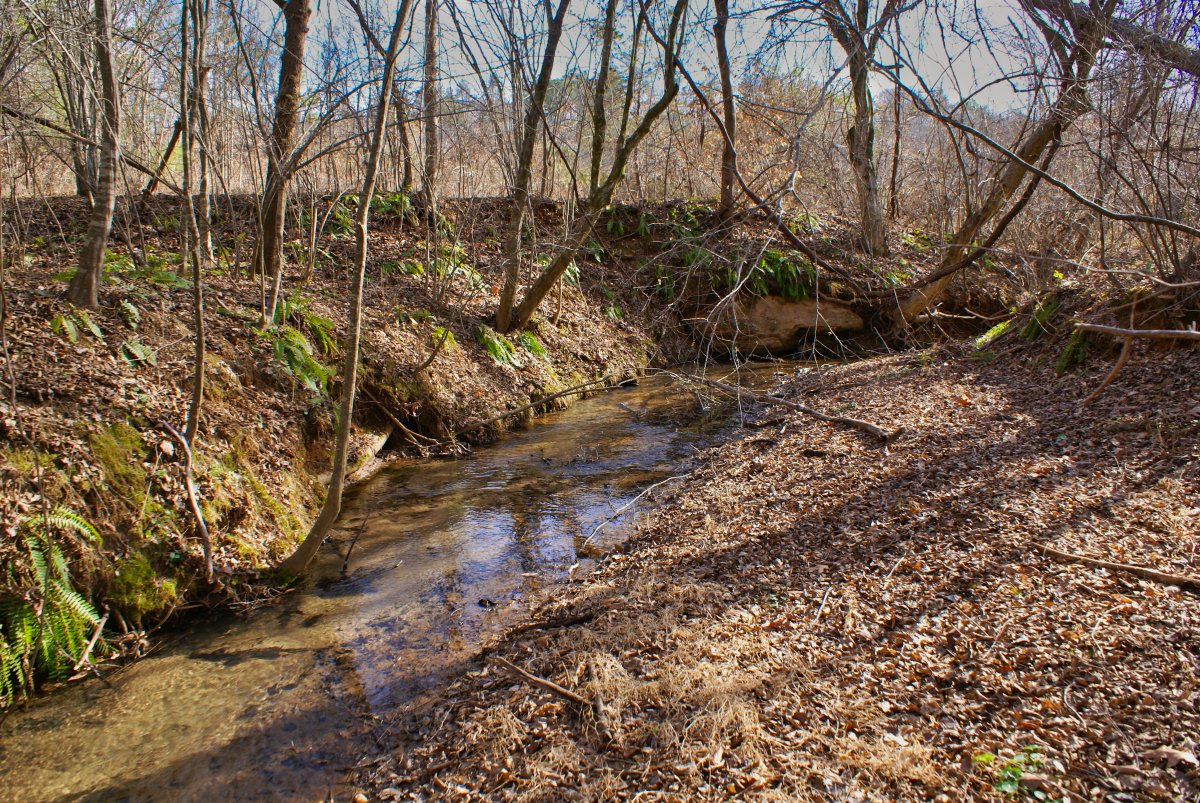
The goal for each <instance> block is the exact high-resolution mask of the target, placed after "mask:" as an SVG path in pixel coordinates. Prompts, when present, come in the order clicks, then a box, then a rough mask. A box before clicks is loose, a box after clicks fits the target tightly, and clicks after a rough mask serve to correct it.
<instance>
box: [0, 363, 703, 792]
mask: <svg viewBox="0 0 1200 803" xmlns="http://www.w3.org/2000/svg"><path fill="white" fill-rule="evenodd" d="M693 407H694V399H693V398H692V396H691V394H690V393H687V392H686V391H681V390H678V389H675V388H672V387H671V386H670V385H669V384H668V383H667V382H666V381H658V380H656V381H648V382H645V383H644V384H643V385H642V386H641V387H638V388H634V389H626V390H620V391H615V392H613V393H610V394H606V395H602V396H599V397H596V398H593V399H590V400H587V401H584V402H581V403H579V404H578V405H576V406H575V407H573V408H572V409H570V410H568V411H566V412H564V413H560V414H556V415H553V416H549V417H546V418H544V419H541V420H539V421H536V422H534V424H533V425H532V426H531V428H530V429H528V430H527V431H524V432H521V433H517V434H515V435H513V436H511V437H509V438H507V439H505V440H504V441H503V442H501V443H500V444H497V445H495V446H493V447H489V448H487V449H482V450H480V451H479V452H478V453H477V454H476V455H475V456H473V457H471V458H468V459H465V460H460V461H447V462H431V463H430V462H426V463H417V464H410V465H405V466H400V467H397V468H394V469H391V470H389V471H387V472H385V473H383V474H381V475H379V476H377V477H375V478H374V479H372V480H371V481H369V482H367V483H365V484H364V485H362V486H360V487H359V488H357V489H356V490H355V491H354V492H353V493H352V494H351V495H350V497H349V498H348V499H347V501H346V505H345V511H344V513H343V516H342V518H341V520H340V521H339V525H338V528H337V530H336V531H335V533H334V534H333V537H332V542H333V543H332V544H331V545H330V546H329V547H328V548H326V549H325V550H324V551H323V552H322V554H321V557H320V558H319V564H318V566H317V568H316V571H315V572H314V579H313V581H312V583H311V585H310V587H309V588H308V590H305V591H301V592H296V593H293V594H290V595H288V596H287V597H286V598H285V599H284V600H283V601H282V603H281V604H279V605H277V606H274V607H272V608H269V609H266V610H261V611H258V612H255V613H253V614H251V615H249V616H247V617H243V618H239V619H237V620H233V621H229V620H226V621H223V622H220V623H217V624H213V625H211V626H207V627H200V628H196V629H193V630H192V631H191V632H189V633H187V634H185V635H181V636H179V637H178V638H176V639H175V640H174V641H173V642H172V643H170V644H168V645H166V646H165V648H164V649H162V650H161V651H160V652H159V653H158V654H157V655H154V656H151V657H149V658H147V659H145V660H143V661H141V662H139V663H137V664H134V665H132V666H129V667H125V668H122V669H121V670H120V671H118V672H117V673H115V674H114V675H113V676H111V677H110V678H109V683H110V684H111V686H105V685H101V684H99V683H90V684H83V685H79V686H75V687H73V688H70V689H67V690H65V691H63V692H61V693H59V694H56V695H52V696H50V697H48V698H46V699H42V700H39V701H36V702H35V703H33V704H32V705H31V706H30V707H29V708H28V709H27V710H25V711H18V712H15V713H14V714H13V715H12V716H11V717H10V718H9V720H8V722H6V723H5V724H4V729H3V732H0V789H3V795H2V796H3V797H4V798H5V799H11V800H22V801H37V800H58V799H63V800H66V799H72V800H73V799H80V798H90V799H97V800H108V799H124V800H160V799H162V800H212V799H222V800H227V799H232V800H237V799H261V798H264V797H266V798H274V799H304V800H311V799H313V798H314V797H319V796H321V795H323V794H327V793H328V792H329V791H330V790H331V789H336V786H337V784H338V783H339V781H340V779H341V778H342V777H343V776H344V774H345V772H346V770H347V769H348V768H349V767H350V766H352V765H353V763H354V762H355V761H357V760H358V758H359V757H360V756H362V755H371V754H374V753H376V752H378V747H377V745H376V744H375V743H374V741H373V739H372V729H373V728H375V727H378V723H379V722H380V721H381V720H386V719H387V717H388V716H389V715H391V714H394V713H395V712H396V711H397V709H398V707H400V706H403V705H404V704H405V702H406V701H411V700H412V699H413V698H414V695H416V694H418V693H419V692H421V691H422V690H424V689H429V688H431V687H433V686H435V685H437V684H438V683H440V682H442V681H443V680H444V679H445V678H446V677H447V676H448V675H450V674H453V673H456V672H459V671H461V669H462V668H463V666H464V664H465V663H467V662H469V661H470V660H472V658H473V656H474V654H475V650H476V648H477V646H478V644H479V643H480V640H481V639H482V638H483V637H484V636H485V635H486V634H488V633H489V632H494V631H495V630H496V629H497V628H499V627H501V626H502V625H503V623H504V622H505V621H506V620H509V619H511V618H513V617H514V616H515V615H516V614H517V613H518V612H519V610H520V603H521V601H522V600H524V599H526V598H527V597H528V596H529V595H530V594H531V593H532V592H535V591H537V590H538V589H539V588H542V587H543V586H544V585H545V584H546V583H547V582H554V581H557V580H561V579H563V578H564V577H565V576H566V574H567V572H568V570H569V568H570V567H571V566H572V565H573V564H576V563H578V562H583V563H584V564H585V565H586V557H585V553H586V552H587V548H586V545H587V543H588V539H589V536H591V535H592V533H593V532H594V531H595V529H596V528H597V527H598V526H599V525H600V524H602V523H604V522H605V521H606V520H608V519H609V517H611V516H613V515H614V514H615V513H616V512H617V511H619V510H620V509H621V508H622V507H624V506H625V505H627V504H628V503H629V502H630V501H631V500H632V499H634V497H636V496H637V494H638V493H639V492H640V491H641V490H642V489H644V488H646V487H647V486H649V485H651V484H652V483H654V482H657V481H659V480H661V479H663V478H665V477H667V476H670V475H672V474H676V473H678V472H679V469H680V466H681V464H682V463H683V462H684V461H685V460H686V458H687V457H688V456H690V454H691V453H692V452H693V447H694V446H695V444H696V443H697V442H698V441H700V440H702V439H703V438H705V437H707V436H708V435H710V434H712V430H711V429H710V428H706V427H704V426H698V425H694V424H689V423H688V422H687V421H685V420H681V415H680V411H684V415H683V416H682V418H684V419H688V418H690V416H689V415H688V414H687V412H686V411H689V410H691V409H692V408H693ZM632 513H633V511H629V512H627V513H626V514H625V517H624V518H625V519H628V518H629V516H630V515H632ZM623 535H624V534H623V533H622V531H621V527H620V526H609V527H605V528H604V529H603V530H602V531H601V533H600V534H599V536H598V537H597V538H596V539H595V540H596V542H598V543H599V545H600V547H601V548H603V546H604V545H605V544H606V543H607V544H611V543H612V542H613V541H616V540H618V539H620V538H622V537H623ZM352 545H353V546H352ZM347 556H348V557H347Z"/></svg>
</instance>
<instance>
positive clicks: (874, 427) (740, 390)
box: [681, 376, 904, 446]
mask: <svg viewBox="0 0 1200 803" xmlns="http://www.w3.org/2000/svg"><path fill="white" fill-rule="evenodd" d="M681 378H682V379H685V380H686V381H688V382H694V383H696V384H698V385H707V386H709V387H711V388H716V389H717V390H722V391H725V392H726V393H731V394H733V395H735V396H736V395H739V394H740V395H744V396H749V397H750V398H751V399H754V400H755V401H760V402H763V403H764V404H777V405H779V406H780V407H786V408H788V409H789V410H795V411H796V412H799V413H804V414H805V415H807V416H811V417H813V418H815V419H817V420H818V421H824V422H826V423H829V424H842V425H844V426H848V427H852V428H854V429H857V430H860V431H862V432H866V433H867V434H869V435H874V436H875V437H876V438H878V439H879V440H881V441H883V445H884V446H887V445H888V444H890V443H891V442H892V441H894V440H896V438H899V437H900V436H901V435H903V434H904V427H900V428H898V429H895V430H892V431H891V432H888V431H887V430H886V429H884V428H883V427H881V426H879V425H878V424H872V423H871V422H870V421H863V420H862V419H859V418H849V417H847V416H842V415H828V414H826V413H822V412H821V411H820V410H816V409H814V408H812V407H809V406H807V405H804V404H799V403H797V402H793V401H788V400H787V399H781V398H779V397H778V396H772V395H770V394H769V393H759V392H758V391H755V390H750V389H748V388H744V387H740V386H738V385H730V384H728V383H726V382H718V381H717V380H715V379H704V378H703V377H699V376H684V377H681Z"/></svg>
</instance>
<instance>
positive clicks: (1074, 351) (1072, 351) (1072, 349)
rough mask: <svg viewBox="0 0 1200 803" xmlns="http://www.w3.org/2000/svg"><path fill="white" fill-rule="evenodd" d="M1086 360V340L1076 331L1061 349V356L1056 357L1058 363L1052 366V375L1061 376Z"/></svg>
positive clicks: (1081, 333)
mask: <svg viewBox="0 0 1200 803" xmlns="http://www.w3.org/2000/svg"><path fill="white" fill-rule="evenodd" d="M1086 359H1087V340H1086V339H1085V338H1084V336H1083V332H1080V331H1078V330H1076V331H1074V332H1072V333H1071V337H1070V338H1069V339H1068V340H1067V345H1066V347H1065V348H1064V349H1063V351H1062V354H1060V355H1058V362H1057V363H1055V365H1054V373H1056V374H1058V375H1059V376H1062V375H1063V374H1065V373H1066V372H1067V371H1069V370H1071V369H1072V368H1074V367H1075V366H1077V365H1083V363H1084V361H1085V360H1086Z"/></svg>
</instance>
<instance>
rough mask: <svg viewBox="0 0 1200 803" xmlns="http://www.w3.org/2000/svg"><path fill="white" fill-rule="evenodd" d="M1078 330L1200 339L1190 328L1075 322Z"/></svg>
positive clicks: (1132, 335) (1162, 338) (1150, 337)
mask: <svg viewBox="0 0 1200 803" xmlns="http://www.w3.org/2000/svg"><path fill="white" fill-rule="evenodd" d="M1075 328H1076V329H1078V330H1079V331H1080V332H1100V333H1102V334H1106V335H1115V336H1116V337H1139V338H1144V339H1146V340H1200V332H1194V331H1192V330H1191V329H1122V328H1120V327H1118V326H1104V325H1103V324H1098V323H1077V324H1075Z"/></svg>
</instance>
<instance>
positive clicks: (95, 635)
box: [71, 611, 108, 672]
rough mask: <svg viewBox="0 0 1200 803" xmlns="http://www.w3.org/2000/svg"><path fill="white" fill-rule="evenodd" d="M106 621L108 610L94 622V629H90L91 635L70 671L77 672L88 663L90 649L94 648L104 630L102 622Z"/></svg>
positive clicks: (90, 654)
mask: <svg viewBox="0 0 1200 803" xmlns="http://www.w3.org/2000/svg"><path fill="white" fill-rule="evenodd" d="M107 621H108V611H105V612H104V616H101V617H100V621H99V622H97V623H96V629H95V630H93V631H92V637H91V638H90V639H88V643H87V646H86V647H84V648H83V654H82V655H80V656H79V660H78V661H76V662H75V666H74V667H73V668H72V669H71V671H72V672H78V671H79V670H80V669H82V668H83V667H84V666H85V665H88V664H90V663H91V662H90V661H89V660H88V659H89V658H91V656H92V650H94V649H95V648H96V642H97V641H99V640H100V634H101V633H103V632H104V624H105V623H106V622H107Z"/></svg>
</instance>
